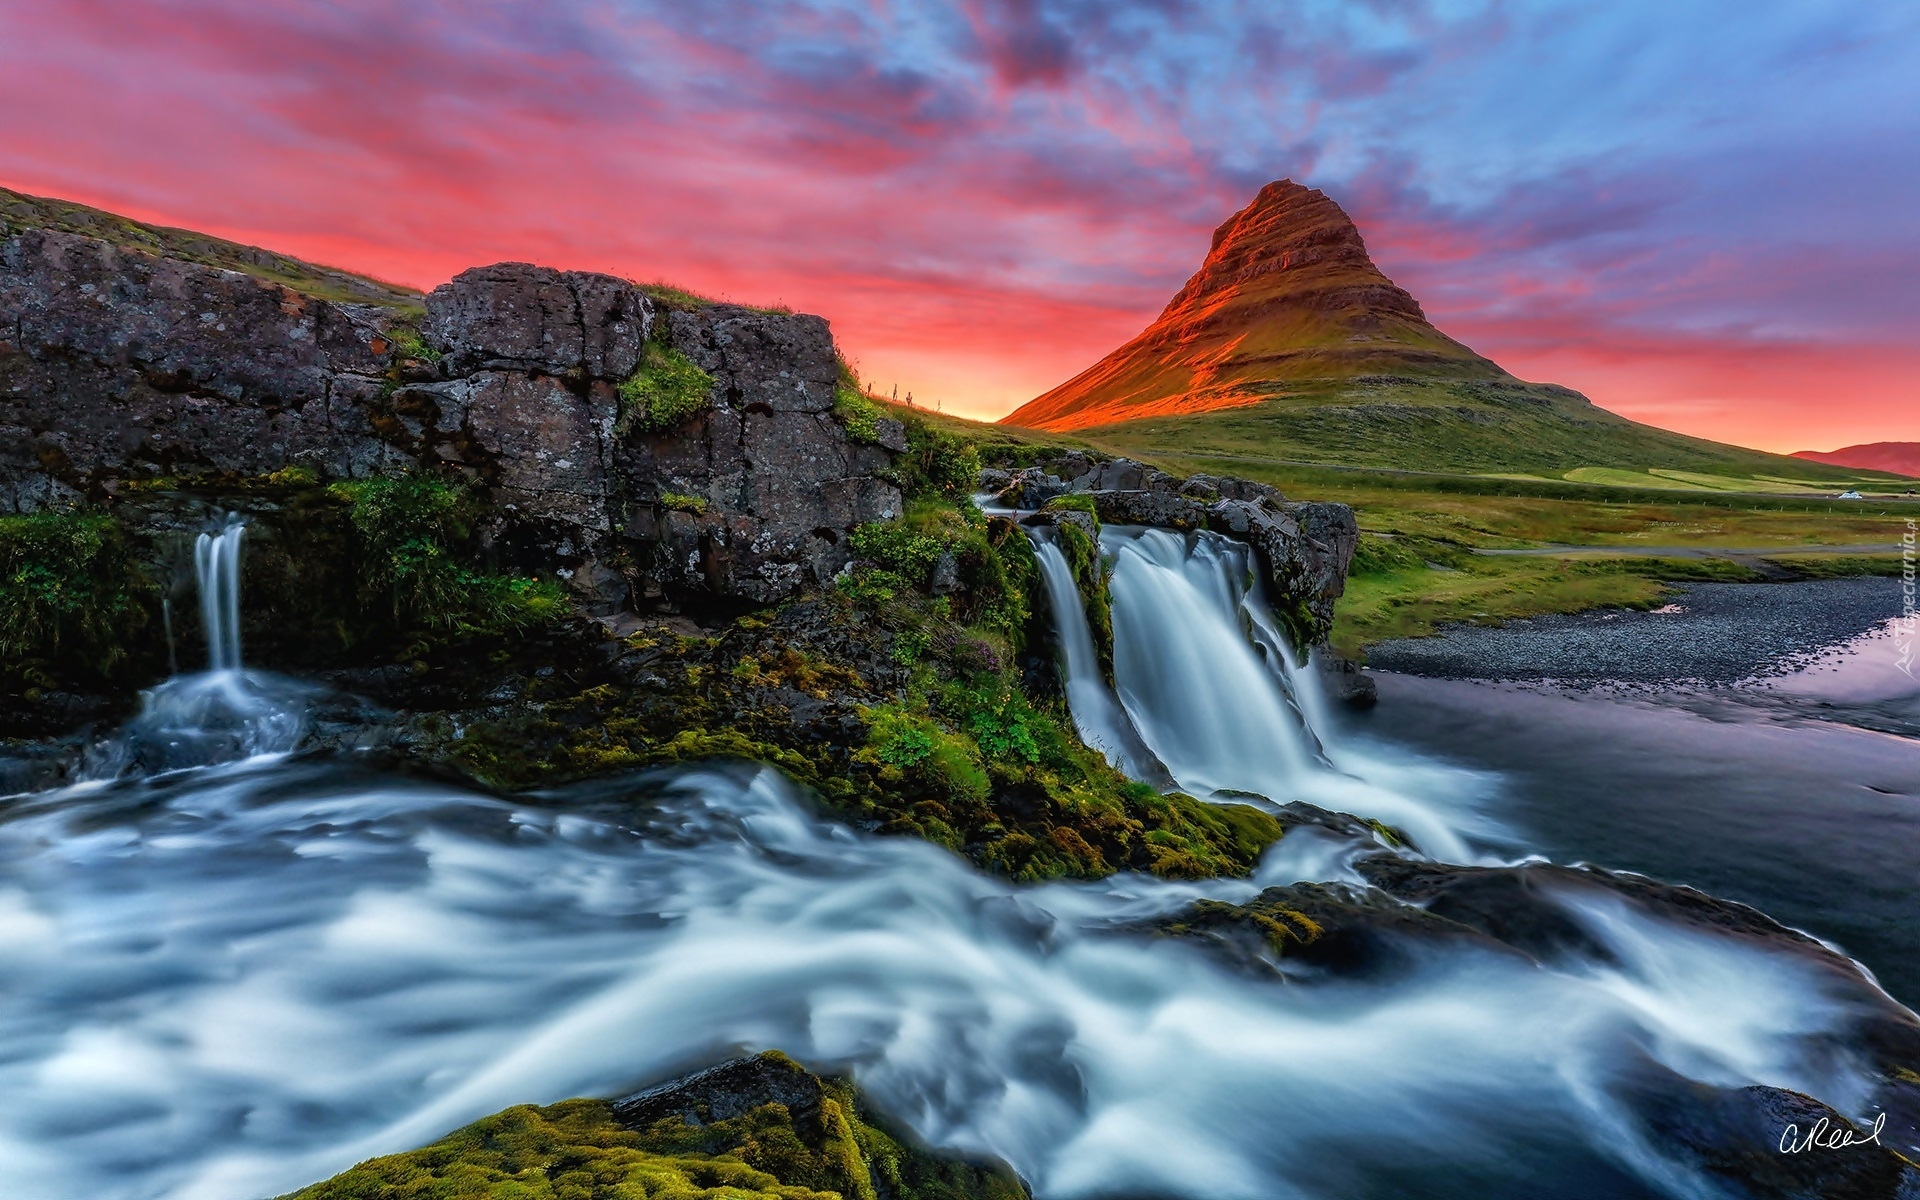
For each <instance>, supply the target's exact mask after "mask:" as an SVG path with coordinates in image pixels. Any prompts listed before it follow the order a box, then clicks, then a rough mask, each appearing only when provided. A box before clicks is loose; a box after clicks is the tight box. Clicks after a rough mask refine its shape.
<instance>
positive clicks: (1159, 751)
mask: <svg viewBox="0 0 1920 1200" xmlns="http://www.w3.org/2000/svg"><path fill="white" fill-rule="evenodd" d="M1034 543H1035V554H1036V555H1037V556H1038V558H1039V560H1040V566H1041V571H1042V574H1043V578H1044V579H1045V581H1046V584H1047V596H1048V599H1049V600H1050V601H1051V602H1052V604H1053V607H1054V612H1055V624H1056V626H1057V627H1058V629H1059V631H1060V638H1061V642H1062V646H1061V658H1062V669H1063V671H1064V673H1065V675H1066V691H1067V702H1068V706H1069V708H1071V710H1072V712H1073V720H1074V726H1075V728H1076V729H1077V730H1078V731H1079V733H1080V736H1081V738H1082V739H1083V740H1085V741H1086V742H1087V744H1088V745H1090V746H1093V747H1094V748H1095V749H1098V750H1100V751H1101V752H1102V753H1104V754H1106V756H1107V759H1108V761H1109V762H1112V763H1113V764H1114V765H1115V766H1116V767H1118V768H1119V769H1120V770H1122V771H1125V772H1126V773H1127V774H1128V775H1130V776H1132V777H1133V778H1135V779H1139V780H1141V781H1142V782H1145V783H1150V784H1152V785H1154V786H1155V787H1160V788H1162V789H1170V788H1177V789H1179V790H1180V791H1184V792H1187V793H1190V794H1192V795H1195V796H1198V797H1200V798H1202V799H1208V800H1215V801H1221V802H1242V803H1256V804H1274V805H1280V804H1286V803H1288V802H1289V801H1293V800H1304V801H1307V802H1308V803H1311V804H1314V805H1317V806H1319V807H1321V808H1326V809H1330V810H1333V811H1337V812H1346V813H1352V814H1354V815H1356V816H1360V817H1366V818H1371V819H1374V820H1379V821H1383V822H1386V823H1387V824H1389V825H1392V826H1395V827H1397V828H1399V829H1400V830H1402V831H1403V832H1405V833H1406V834H1408V835H1409V836H1410V837H1411V838H1412V839H1413V840H1414V842H1415V844H1416V845H1417V846H1418V847H1419V848H1421V849H1422V850H1424V851H1425V852H1427V853H1429V854H1432V855H1435V856H1436V857H1441V858H1446V859H1448V860H1450V861H1455V862H1471V861H1475V860H1476V858H1478V857H1480V856H1479V855H1476V854H1475V852H1474V851H1473V850H1472V849H1471V848H1470V847H1469V842H1468V839H1469V837H1472V838H1473V839H1474V840H1476V841H1479V842H1482V843H1486V844H1488V845H1497V844H1505V843H1508V842H1509V840H1510V839H1509V837H1508V836H1507V834H1506V831H1504V830H1502V829H1501V828H1500V827H1498V826H1497V825H1495V824H1493V823H1491V822H1489V821H1488V820H1486V819H1485V818H1484V817H1483V816H1482V815H1481V814H1480V812H1479V805H1480V803H1481V802H1482V801H1483V800H1484V799H1485V796H1486V793H1487V791H1488V790H1489V784H1488V781H1487V780H1486V779H1485V778H1484V777H1482V776H1480V775H1478V774H1476V773H1474V772H1470V771H1464V770H1459V769H1455V768H1450V767H1446V766H1444V765H1441V764H1435V763H1432V762H1428V761H1422V760H1413V759H1410V758H1409V757H1408V756H1407V755H1406V754H1405V753H1404V752H1401V751H1397V750H1395V749H1393V748H1390V747H1386V746H1382V745H1378V744H1375V743H1371V742H1369V741H1367V740H1366V739H1365V738H1358V737H1344V738H1342V737H1336V736H1335V733H1334V727H1333V721H1332V719H1331V715H1330V713H1329V712H1328V707H1327V703H1326V699H1325V696H1324V694H1323V693H1322V691H1321V689H1320V684H1319V680H1318V679H1317V678H1316V677H1315V676H1314V673H1313V668H1312V666H1311V664H1310V662H1309V661H1308V659H1307V658H1306V657H1305V656H1304V655H1301V654H1299V653H1297V652H1296V651H1295V650H1294V648H1293V645H1292V641H1291V638H1290V637H1289V636H1288V635H1287V634H1286V633H1285V631H1283V630H1282V628H1281V627H1280V623H1279V622H1278V620H1276V619H1275V617H1274V615H1273V613H1272V611H1271V609H1269V608H1268V606H1267V603H1266V600H1265V597H1264V594H1263V592H1262V589H1261V587H1260V583H1259V578H1258V572H1257V571H1256V570H1255V569H1254V567H1255V564H1254V561H1253V556H1252V551H1251V549H1250V548H1249V547H1247V546H1246V545H1244V544H1242V543H1240V542H1236V541H1234V540H1232V539H1230V538H1226V537H1222V536H1220V535H1218V534H1212V533H1193V534H1181V533H1175V532H1172V531H1169V530H1165V529H1153V528H1144V529H1143V528H1138V527H1127V526H1113V525H1110V526H1107V527H1105V528H1104V529H1103V530H1102V531H1101V535H1100V545H1101V550H1102V552H1103V553H1104V554H1105V555H1106V556H1107V557H1108V558H1109V559H1110V560H1111V562H1112V580H1111V585H1110V586H1111V590H1112V599H1113V674H1114V689H1113V690H1112V691H1109V690H1108V688H1107V685H1106V682H1105V680H1104V679H1102V678H1101V676H1100V671H1099V666H1098V663H1097V660H1096V659H1095V657H1094V653H1093V646H1092V640H1091V637H1090V635H1089V634H1088V632H1087V622H1086V616H1085V613H1084V612H1083V611H1081V605H1080V596H1079V592H1078V591H1077V589H1075V587H1074V586H1073V578H1072V574H1071V572H1070V570H1069V569H1068V567H1067V564H1066V560H1065V557H1064V555H1062V554H1061V552H1060V550H1059V548H1058V547H1056V546H1053V545H1052V544H1051V542H1050V541H1049V539H1048V538H1047V537H1046V536H1045V532H1044V531H1040V530H1036V531H1034ZM1116 693H1117V695H1116ZM1129 738H1131V739H1133V741H1132V743H1129V741H1128V740H1127V739H1129ZM1136 745H1137V747H1138V748H1137V749H1133V746H1136ZM1115 747H1118V748H1119V752H1117V753H1116V750H1115Z"/></svg>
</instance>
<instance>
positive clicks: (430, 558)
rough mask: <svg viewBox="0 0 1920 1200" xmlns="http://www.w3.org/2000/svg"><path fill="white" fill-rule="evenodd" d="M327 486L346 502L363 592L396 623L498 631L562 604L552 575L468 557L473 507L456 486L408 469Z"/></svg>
mask: <svg viewBox="0 0 1920 1200" xmlns="http://www.w3.org/2000/svg"><path fill="white" fill-rule="evenodd" d="M327 492H328V494H329V495H331V496H333V497H334V498H336V499H339V500H344V501H346V502H348V503H350V504H351V505H352V506H353V508H352V514H351V519H352V523H353V528H354V531H355V532H356V534H357V535H358V540H359V542H360V546H361V550H362V553H361V555H360V556H359V558H358V559H357V562H358V568H359V573H360V580H361V590H362V593H363V595H364V597H365V598H366V599H368V600H370V601H375V602H381V603H384V604H386V605H388V606H390V609H391V612H392V615H393V617H394V619H395V621H396V622H399V623H401V624H405V625H416V626H421V627H424V628H427V629H440V630H453V631H459V632H463V633H491V634H504V633H514V632H520V631H524V630H527V629H531V628H533V627H535V626H538V625H543V624H546V623H547V622H550V621H553V620H555V619H557V618H558V617H560V616H562V615H564V614H565V613H566V612H567V611H568V605H567V600H566V594H565V592H563V591H562V590H561V588H560V586H559V585H558V584H557V583H555V582H553V581H552V580H540V579H526V578H520V577H516V576H510V575H499V574H494V573H491V572H487V571H482V570H479V569H477V568H476V567H474V566H473V565H472V564H471V557H472V555H471V552H470V550H469V549H468V544H469V543H470V541H471V539H472V536H473V525H474V522H475V521H476V520H477V519H478V517H479V515H480V509H479V505H478V503H477V502H476V501H475V500H474V498H473V497H472V495H471V494H470V493H469V492H468V491H467V490H466V489H465V488H463V487H459V486H456V485H454V484H449V483H443V482H441V481H439V480H435V479H430V478H427V477H424V476H413V475H408V476H397V477H389V478H381V479H367V480H356V481H353V482H347V483H336V484H333V485H332V486H331V487H329V488H328V489H327Z"/></svg>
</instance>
